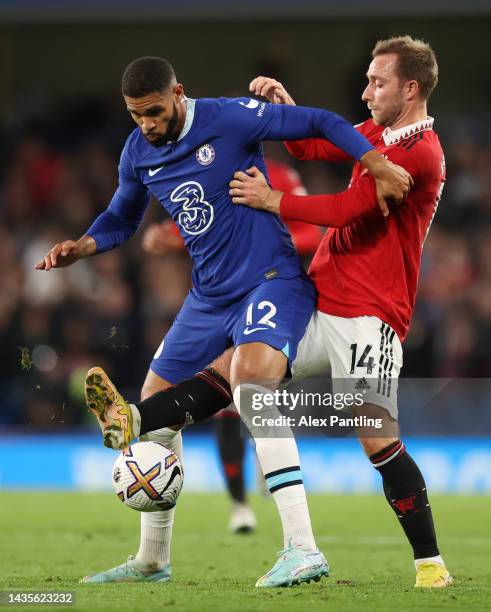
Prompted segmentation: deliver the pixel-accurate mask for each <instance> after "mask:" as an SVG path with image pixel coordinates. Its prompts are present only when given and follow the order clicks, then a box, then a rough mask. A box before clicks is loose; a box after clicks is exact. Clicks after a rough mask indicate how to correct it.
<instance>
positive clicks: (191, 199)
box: [170, 181, 214, 236]
mask: <svg viewBox="0 0 491 612" xmlns="http://www.w3.org/2000/svg"><path fill="white" fill-rule="evenodd" d="M170 199H171V202H174V203H181V202H182V212H180V213H179V215H178V217H177V220H178V223H179V225H180V226H181V227H182V228H183V230H184V231H185V232H186V233H187V234H191V235H193V236H196V235H197V234H202V233H203V232H206V230H207V229H208V228H209V227H210V225H211V224H212V223H213V217H214V212H213V206H212V205H211V204H210V203H209V202H207V201H206V200H205V193H204V191H203V187H202V186H201V185H200V184H199V183H197V182H196V181H186V182H185V183H182V184H181V185H179V186H178V187H176V188H175V189H174V191H173V192H172V193H171V196H170Z"/></svg>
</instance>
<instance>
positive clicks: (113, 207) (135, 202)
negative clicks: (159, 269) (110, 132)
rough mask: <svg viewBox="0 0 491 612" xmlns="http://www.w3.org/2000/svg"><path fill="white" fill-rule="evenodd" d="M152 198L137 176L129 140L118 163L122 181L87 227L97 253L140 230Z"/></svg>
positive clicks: (116, 244)
mask: <svg viewBox="0 0 491 612" xmlns="http://www.w3.org/2000/svg"><path fill="white" fill-rule="evenodd" d="M149 200H150V196H149V193H148V191H147V189H146V187H145V186H144V185H143V184H142V183H141V182H140V181H139V180H138V178H137V177H136V174H135V172H134V169H133V167H132V165H131V162H130V159H129V156H128V144H126V146H125V148H124V149H123V152H122V153H121V159H120V163H119V185H118V188H117V190H116V192H115V194H114V195H113V197H112V199H111V202H110V204H109V206H108V207H107V209H106V210H105V211H104V212H103V213H101V214H100V215H99V216H98V217H97V218H96V219H95V221H94V222H93V223H92V225H91V226H90V227H89V229H88V230H87V232H86V234H87V235H88V236H92V238H93V239H94V240H95V242H96V247H97V251H96V252H97V253H103V252H105V251H109V250H110V249H114V248H115V247H117V246H119V245H120V244H122V243H123V242H125V241H126V240H128V239H129V238H131V236H133V234H134V233H135V232H136V231H137V229H138V227H139V226H140V223H141V221H142V219H143V215H144V214H145V210H146V208H147V206H148V202H149Z"/></svg>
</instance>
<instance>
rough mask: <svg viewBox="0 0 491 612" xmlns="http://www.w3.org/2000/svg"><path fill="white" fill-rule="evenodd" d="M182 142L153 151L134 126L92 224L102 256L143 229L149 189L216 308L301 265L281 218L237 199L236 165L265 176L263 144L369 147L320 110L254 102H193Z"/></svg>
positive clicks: (360, 150)
mask: <svg viewBox="0 0 491 612" xmlns="http://www.w3.org/2000/svg"><path fill="white" fill-rule="evenodd" d="M186 102H187V112H186V119H185V124H184V127H183V130H182V132H181V134H180V136H179V138H178V140H177V141H175V142H169V143H167V144H165V145H163V146H160V147H155V146H152V145H151V144H150V143H148V142H147V140H146V139H145V137H144V136H143V134H142V133H141V131H140V129H139V128H137V129H135V130H134V131H133V132H132V133H131V134H130V136H129V137H128V139H127V141H126V144H125V146H124V149H123V152H122V155H121V161H120V165H119V187H118V189H117V191H116V193H115V195H114V197H113V199H112V201H111V203H110V205H109V207H108V209H107V211H105V213H103V214H102V215H100V216H99V217H98V218H97V219H96V221H95V222H94V223H93V224H92V226H91V228H90V229H89V230H88V232H87V233H88V234H89V235H91V236H92V237H93V238H94V239H95V241H96V244H97V250H98V252H101V251H105V250H108V249H110V248H113V247H115V246H117V245H118V244H120V243H121V242H123V241H124V240H126V239H127V238H129V237H130V236H131V235H132V234H133V233H134V232H135V231H136V229H137V228H138V225H139V224H140V222H141V219H142V218H143V214H144V212H145V209H146V207H147V205H148V201H149V194H152V195H154V196H155V198H156V199H157V200H158V201H159V202H160V203H161V204H162V206H163V207H164V208H165V209H166V210H167V211H168V212H169V214H170V215H171V217H172V219H173V220H174V222H175V223H176V224H177V226H178V228H179V231H180V233H181V235H182V237H183V239H184V241H185V244H186V247H187V248H188V250H189V253H190V255H191V257H192V259H193V262H194V269H193V285H194V287H195V291H196V292H197V293H198V294H199V295H200V296H201V297H202V298H203V299H204V300H205V301H208V302H209V303H211V304H227V303H229V302H232V301H234V300H236V299H238V298H240V297H241V296H243V295H244V294H246V293H247V292H249V291H250V290H251V289H252V288H253V287H255V286H257V285H258V284H259V283H261V282H263V281H264V280H267V279H269V278H293V277H295V276H297V275H298V274H300V273H301V269H302V268H301V264H300V261H299V258H298V256H297V254H296V252H295V249H294V247H293V245H292V242H291V239H290V235H289V233H288V231H287V230H286V228H285V226H284V225H283V223H282V221H281V220H280V219H279V217H278V216H276V215H273V214H271V213H268V212H265V211H258V210H254V209H251V208H249V207H247V206H240V205H236V204H233V203H232V200H231V198H230V196H229V185H228V184H229V181H230V180H231V179H232V178H233V175H234V172H236V171H237V170H245V169H247V168H249V167H251V166H257V167H258V168H259V169H260V170H261V171H262V172H263V173H265V174H266V175H267V173H266V167H265V164H264V159H263V154H262V146H261V142H262V141H263V140H296V139H300V138H307V137H324V138H327V139H329V140H331V141H332V142H334V143H335V144H338V145H339V146H341V147H342V148H344V150H346V151H347V152H348V153H350V154H351V155H352V156H353V157H355V158H357V159H359V157H361V156H362V155H363V154H364V153H365V152H367V151H368V150H370V149H371V148H372V146H371V145H370V144H369V143H368V141H366V140H365V139H364V138H363V137H362V136H360V135H359V134H358V132H356V131H355V130H353V128H352V127H351V126H350V125H349V124H348V123H347V122H346V121H344V119H342V118H340V117H339V116H338V115H336V114H334V113H330V112H328V111H324V110H321V109H310V108H304V107H294V106H282V105H273V104H266V103H264V102H259V101H257V100H254V99H250V98H238V99H229V98H218V99H199V100H192V99H189V98H188V99H187V100H186Z"/></svg>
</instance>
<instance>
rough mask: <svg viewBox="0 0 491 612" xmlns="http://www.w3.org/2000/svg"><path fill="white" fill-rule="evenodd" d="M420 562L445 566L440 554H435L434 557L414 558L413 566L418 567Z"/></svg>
mask: <svg viewBox="0 0 491 612" xmlns="http://www.w3.org/2000/svg"><path fill="white" fill-rule="evenodd" d="M421 563H439V564H440V565H443V567H445V562H444V561H443V559H442V556H441V555H437V556H436V557H424V558H423V559H415V560H414V567H415V568H416V569H418V566H419V565H421Z"/></svg>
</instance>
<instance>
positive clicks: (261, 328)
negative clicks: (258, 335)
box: [244, 327, 269, 336]
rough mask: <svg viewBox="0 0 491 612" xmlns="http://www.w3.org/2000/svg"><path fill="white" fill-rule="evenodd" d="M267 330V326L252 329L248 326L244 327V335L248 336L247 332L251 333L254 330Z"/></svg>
mask: <svg viewBox="0 0 491 612" xmlns="http://www.w3.org/2000/svg"><path fill="white" fill-rule="evenodd" d="M264 329H265V330H268V329H269V328H268V327H253V328H252V329H249V328H248V327H246V328H245V329H244V336H248V335H249V334H253V333H254V332H257V331H260V330H264Z"/></svg>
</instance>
